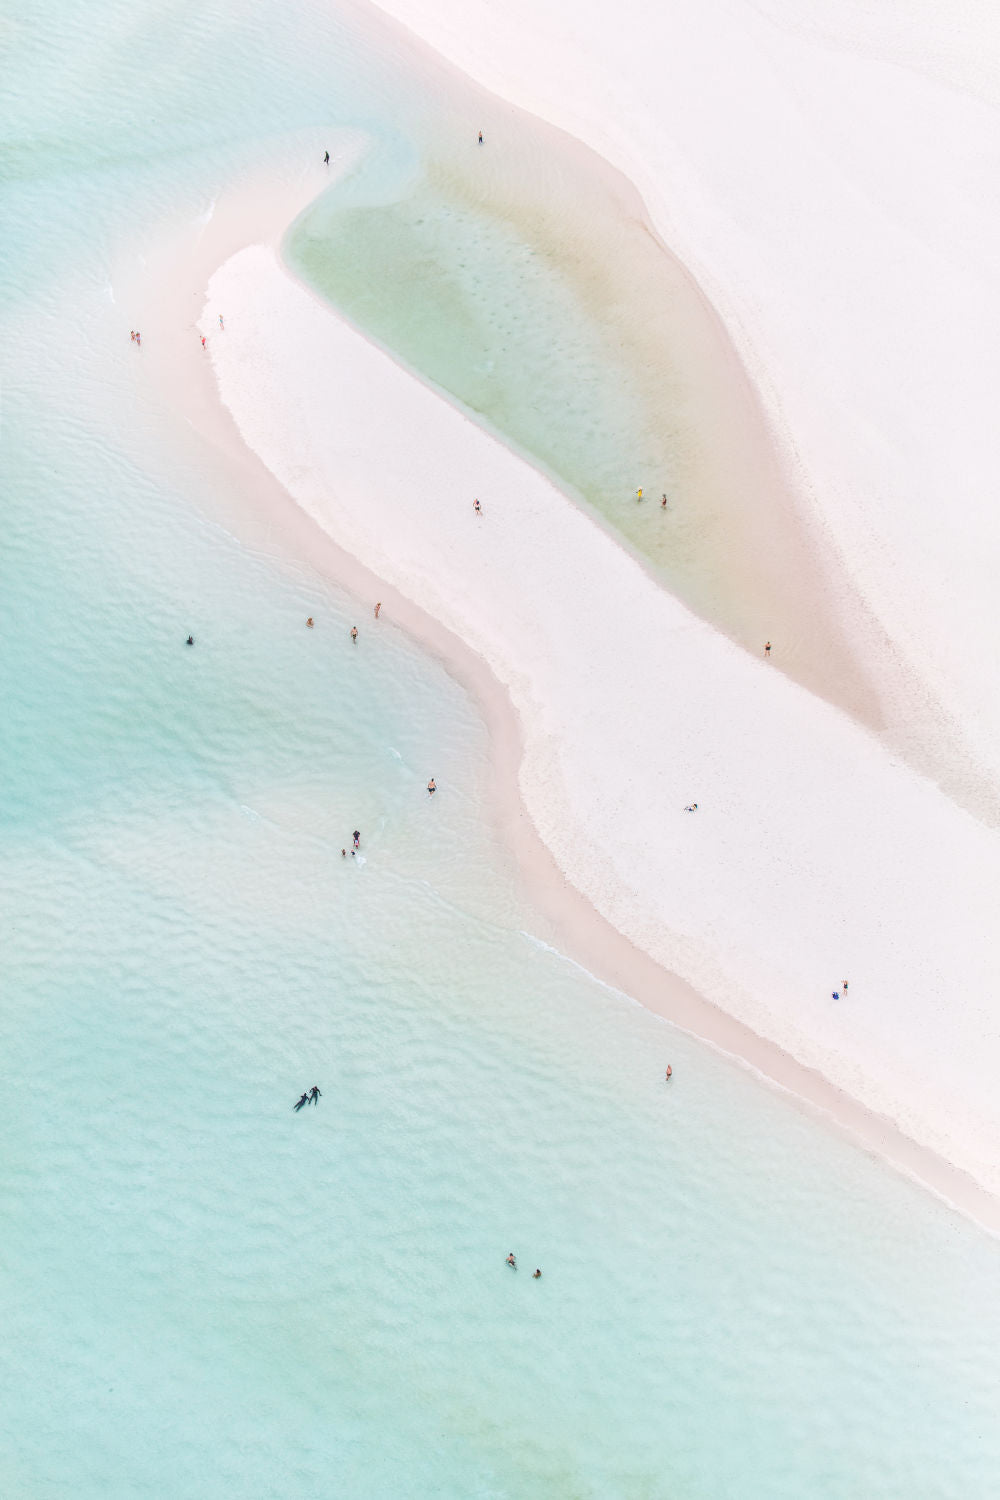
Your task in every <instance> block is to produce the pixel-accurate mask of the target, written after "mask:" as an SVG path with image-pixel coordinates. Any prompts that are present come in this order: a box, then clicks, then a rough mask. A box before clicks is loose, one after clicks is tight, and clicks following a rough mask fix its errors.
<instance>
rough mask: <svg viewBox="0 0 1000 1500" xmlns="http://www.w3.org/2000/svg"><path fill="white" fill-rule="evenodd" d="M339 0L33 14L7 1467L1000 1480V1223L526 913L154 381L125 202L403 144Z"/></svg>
mask: <svg viewBox="0 0 1000 1500" xmlns="http://www.w3.org/2000/svg"><path fill="white" fill-rule="evenodd" d="M348 22H349V18H346V19H345V18H340V19H337V18H336V17H334V18H332V19H331V18H329V17H327V18H324V17H323V16H321V15H319V14H311V13H309V12H307V11H299V10H296V9H294V8H293V9H291V10H289V9H288V8H287V7H281V8H280V10H279V9H278V8H277V7H273V8H272V7H269V6H267V5H265V6H264V7H263V8H260V7H258V8H257V9H256V10H255V12H254V15H253V17H252V18H250V17H248V16H245V15H243V14H242V13H240V12H239V11H237V10H236V9H235V8H234V7H227V6H226V5H220V4H212V5H210V6H209V8H208V9H207V10H206V9H204V8H202V9H200V10H199V11H198V12H197V13H195V12H189V13H185V14H183V15H178V14H177V13H176V12H174V11H170V10H167V9H164V8H159V7H155V6H149V7H145V8H142V7H140V8H138V9H137V8H136V7H135V6H134V5H132V6H129V7H128V8H125V7H122V6H115V5H106V6H103V7H101V8H100V9H99V10H98V11H97V12H94V11H93V9H91V8H86V9H85V8H83V7H73V6H70V7H67V6H65V5H60V7H59V8H58V10H56V9H55V8H52V9H51V10H50V9H48V8H46V7H45V6H42V7H35V8H34V9H33V10H32V11H31V12H30V14H27V13H25V14H24V15H22V16H21V17H19V18H16V20H15V21H14V22H12V23H11V24H10V25H9V26H8V45H9V47H10V50H11V64H10V68H9V76H10V78H11V79H13V80H14V81H15V86H14V87H12V88H10V89H9V91H8V103H7V109H8V119H7V122H6V135H7V138H8V140H9V142H10V144H11V150H10V153H9V156H8V158H7V160H8V164H9V165H10V166H11V168H12V170H11V173H10V176H9V179H8V181H7V183H6V186H5V204H4V207H5V219H6V223H7V224H8V225H9V226H10V227H11V230H12V233H11V234H10V235H9V236H8V239H7V242H6V245H5V251H4V257H3V277H4V282H3V290H4V293H5V297H4V312H3V335H4V336H3V341H2V346H0V347H2V358H3V362H4V374H5V398H4V413H3V421H4V426H3V447H2V487H0V492H2V495H3V523H4V524H3V587H2V592H0V629H2V639H3V643H4V649H3V651H2V652H0V702H2V703H3V706H4V722H3V733H2V736H0V834H2V838H0V914H2V922H3V942H2V944H0V1058H2V1070H3V1072H2V1083H3V1087H2V1088H0V1140H2V1146H3V1149H2V1158H0V1218H2V1223H3V1246H2V1252H0V1265H2V1276H0V1318H2V1322H3V1327H4V1338H3V1343H2V1353H0V1493H2V1494H3V1495H5V1496H6V1495H10V1496H12V1497H17V1500H22V1497H29V1500H34V1497H36V1496H49V1495H72V1496H73V1497H74V1500H108V1497H115V1500H117V1497H122V1500H126V1497H127V1500H134V1497H137V1496H146V1495H148V1496H151V1497H154V1496H155V1497H157V1500H174V1497H176V1500H199V1497H201V1496H206V1497H207V1496H209V1495H211V1496H218V1495H220V1494H227V1495H234V1496H250V1495H253V1496H256V1495H260V1496H268V1497H271V1496H280V1497H284V1496H289V1497H290V1496H292V1495H298V1494H300V1493H302V1492H303V1491H304V1490H307V1489H308V1490H311V1491H313V1492H314V1493H318V1494H323V1495H340V1494H343V1495H350V1496H357V1497H379V1500H381V1497H392V1500H396V1497H400V1496H407V1497H410V1496H412V1497H414V1500H424V1497H429V1496H432V1495H435V1496H436V1495H461V1496H487V1495H489V1496H503V1497H510V1500H515V1497H516V1500H522V1497H534V1496H538V1497H543V1496H544V1497H552V1496H574V1497H577V1496H594V1497H606V1496H619V1495H620V1496H630V1497H632V1496H635V1497H639V1496H642V1497H649V1496H655V1497H660V1496H678V1495H683V1496H685V1497H702V1496H704V1497H712V1500H715V1497H718V1496H720V1495H733V1496H740V1497H756V1496H761V1497H769V1500H770V1497H774V1496H789V1497H796V1500H798V1497H801V1496H803V1495H823V1496H844V1497H855V1496H857V1495H859V1494H863V1495H866V1496H892V1497H896V1496H899V1497H907V1500H909V1497H911V1496H913V1495H921V1496H939V1495H940V1496H955V1497H961V1500H967V1497H968V1496H970V1495H977V1496H978V1495H988V1494H990V1493H992V1491H993V1489H995V1487H996V1480H997V1474H998V1467H1000V1437H998V1430H997V1424H996V1421H995V1412H996V1400H997V1394H998V1386H1000V1359H998V1355H997V1347H998V1339H997V1333H998V1330H1000V1299H998V1293H997V1286H998V1277H997V1259H998V1257H997V1247H996V1245H995V1244H994V1243H993V1242H992V1241H990V1240H987V1239H986V1238H985V1237H983V1236H981V1235H979V1234H978V1233H977V1232H976V1231H975V1230H973V1229H972V1228H971V1227H970V1226H968V1225H966V1224H964V1223H963V1222H962V1221H960V1220H958V1219H957V1218H955V1217H954V1216H952V1215H950V1214H949V1213H948V1212H947V1211H946V1210H945V1209H944V1208H942V1207H941V1206H940V1205H938V1204H936V1203H934V1202H933V1201H932V1200H930V1199H929V1198H927V1197H926V1196H925V1195H923V1194H922V1193H919V1192H918V1191H916V1190H915V1189H912V1188H910V1187H909V1186H908V1185H906V1184H905V1183H902V1182H900V1181H899V1180H897V1179H896V1178H895V1177H894V1176H893V1175H891V1174H890V1173H888V1172H886V1171H884V1170H882V1169H881V1168H880V1167H879V1166H878V1165H877V1164H875V1163H872V1162H871V1161H869V1160H868V1158H867V1157H865V1156H864V1155H862V1154H861V1153H858V1152H856V1151H854V1150H853V1149H852V1148H850V1147H849V1146H848V1145H847V1144H845V1143H843V1142H841V1141H839V1140H838V1139H836V1138H834V1137H833V1136H831V1135H829V1134H828V1133H827V1132H826V1131H825V1130H824V1129H823V1128H822V1127H821V1126H819V1125H817V1124H815V1123H813V1122H811V1121H809V1120H808V1119H806V1118H804V1117H802V1116H801V1115H799V1114H798V1113H796V1112H795V1111H794V1110H793V1109H792V1108H790V1107H789V1106H788V1104H787V1103H786V1102H785V1101H784V1100H783V1099H781V1098H780V1097H778V1096H776V1095H774V1094H772V1093H770V1092H768V1091H766V1090H764V1089H762V1088H760V1087H759V1086H758V1085H757V1084H756V1083H755V1081H754V1080H753V1079H752V1078H751V1077H750V1076H748V1075H746V1074H744V1073H742V1072H740V1071H739V1070H738V1069H736V1068H734V1067H731V1066H729V1065H728V1064H727V1063H725V1062H724V1061H722V1060H720V1059H718V1058H716V1057H715V1056H713V1055H712V1054H710V1053H708V1052H706V1051H704V1050H703V1049H701V1048H700V1047H697V1046H695V1045H693V1044H691V1043H689V1042H687V1041H686V1040H685V1039H684V1038H683V1037H681V1036H678V1035H677V1034H675V1033H674V1032H672V1031H671V1030H670V1029H669V1028H668V1027H665V1026H664V1025H663V1024H661V1023H659V1022H657V1021H656V1020H655V1019H654V1018H652V1017H651V1016H649V1015H647V1014H646V1013H644V1012H642V1011H640V1010H638V1009H637V1008H635V1007H633V1006H632V1005H630V1004H629V1003H628V1002H627V1001H626V1000H624V999H622V998H621V997H618V996H615V995H612V994H609V993H608V992H607V991H606V990H604V989H603V988H602V987H600V986H599V985H597V984H596V983H594V982H593V981H591V980H589V979H588V978H587V976H586V975H584V974H582V973H581V972H580V971H579V970H578V969H576V968H575V967H573V966H572V965H571V964H569V963H568V962H566V961H565V960H564V959H562V958H560V957H559V955H558V954H556V953H554V952H552V951H551V950H550V949H549V948H548V947H546V946H545V940H546V939H547V938H548V937H549V934H548V933H547V932H546V931H545V928H544V926H543V925H542V924H541V922H540V920H539V919H538V918H537V917H536V916H535V914H534V913H533V912H532V911H531V910H530V909H529V908H528V907H527V905H526V902H525V899H524V897H523V895H522V893H521V892H520V889H519V887H518V885H517V883H516V880H515V878H514V873H513V870H512V868H511V863H510V860H509V857H508V856H507V855H506V854H505V853H504V851H503V850H502V849H501V848H500V847H499V845H498V844H497V841H496V839H495V837H494V835H493V833H492V832H491V829H490V826H489V823H488V820H487V819H486V818H485V816H484V806H485V797H486V787H487V780H488V759H487V757H488V744H487V739H486V734H485V730H484V727H483V724H482V722H481V720H480V718H479V716H478V714H477V712H476V711H475V708H474V706H473V705H471V704H470V703H469V701H468V699H467V698H466V697H465V695H464V694H463V693H462V692H461V691H460V690H459V689H458V688H457V686H456V685H455V683H454V682H453V681H452V680H451V679H450V678H449V677H448V676H447V675H446V674H445V673H444V672H443V671H442V670H441V669H440V668H439V667H438V666H436V665H435V664H434V663H433V662H432V661H430V660H428V659H427V658H425V657H424V656H422V655H421V654H420V653H419V652H418V651H417V650H416V649H415V648H414V647H412V646H411V645H410V644H409V643H408V642H407V641H406V640H405V639H404V638H402V637H401V636H400V635H399V634H398V633H397V632H395V631H394V630H393V629H392V628H391V626H389V625H388V624H387V622H383V623H384V624H386V626H387V628H385V629H381V628H380V629H379V630H378V631H376V630H374V629H373V628H371V627H365V628H363V630H362V639H361V642H360V643H359V646H358V647H357V648H354V647H352V646H351V644H350V641H349V638H348V635H347V631H348V627H349V625H350V623H351V622H352V621H353V620H354V619H356V618H358V614H359V606H358V604H357V602H356V601H352V600H349V599H347V598H345V597H344V596H343V595H342V594H340V593H339V592H338V591H336V590H334V589H332V588H330V587H329V586H328V585H326V584H325V583H324V582H323V581H322V580H321V579H320V578H319V577H318V576H317V575H316V574H315V573H314V572H313V571H312V570H311V569H310V568H309V566H308V565H307V563H305V562H303V563H302V564H301V565H300V566H296V565H291V564H289V563H288V561H287V560H286V559H285V558H283V557H282V556H279V555H273V556H272V555H270V554H269V552H268V551H267V549H261V550H258V551H252V550H251V549H250V548H248V547H247V546H246V545H243V544H241V543H240V542H238V541H237V540H236V539H235V538H234V537H232V536H230V535H229V534H228V533H227V532H226V531H225V530H224V529H223V528H222V527H221V526H220V525H219V524H218V520H217V517H218V516H219V515H222V514H226V513H232V510H233V508H234V507H235V506H236V505H238V503H239V499H240V493H239V483H240V482H239V479H238V477H236V476H233V475H231V474H229V473H228V472H227V471H226V469H225V468H224V467H223V466H222V464H221V463H220V462H219V461H218V460H215V459H213V458H212V457H211V456H210V455H209V454H207V453H205V452H203V451H202V450H201V448H200V447H199V445H198V444H197V442H196V441H194V440H192V439H191V437H190V434H189V433H188V432H187V431H186V430H184V431H182V430H181V429H180V426H179V425H178V419H177V418H176V417H175V415H174V414H172V413H171V412H169V411H163V410H161V409H159V407H158V406H157V405H156V403H155V401H154V399H153V398H152V397H151V395H150V391H151V390H152V389H154V388H155V389H158V387H153V386H147V384H146V383H145V379H144V375H143V370H144V368H145V366H143V365H141V364H140V363H139V362H138V361H137V360H136V358H135V357H134V351H133V350H132V348H131V347H130V344H129V340H128V337H127V331H128V328H129V326H130V325H131V324H132V323H134V322H136V321H139V319H140V317H141V311H142V310H141V309H139V310H138V312H136V310H135V309H132V308H128V307H125V306H119V304H118V303H117V302H116V301H115V300H114V299H115V296H116V292H115V288H114V285H113V284H112V283H111V276H112V267H113V266H114V265H115V264H116V263H117V260H118V258H119V256H120V255H121V253H122V252H123V250H124V251H131V253H133V254H135V255H139V254H141V253H143V247H144V246H146V245H147V244H148V243H149V242H150V240H151V239H153V238H155V235H156V233H157V232H158V227H159V225H160V224H161V223H163V222H166V221H169V222H171V223H174V222H176V221H177V220H178V219H181V220H183V219H184V218H185V217H187V218H189V219H191V220H194V219H195V218H197V217H198V216H199V215H203V214H204V213H205V212H206V209H207V206H208V204H209V203H210V202H211V200H212V198H213V197H214V196H215V195H216V193H217V192H218V191H219V190H220V188H221V187H222V186H224V185H225V183H226V182H227V181H228V180H229V179H230V178H231V177H232V176H234V175H235V174H237V173H238V172H239V171H240V169H241V167H242V165H243V163H244V162H245V161H246V160H247V159H248V158H252V159H254V160H256V161H259V160H260V159H261V157H262V156H266V154H267V152H268V151H272V150H273V151H274V152H275V153H278V152H279V151H280V149H282V147H281V142H283V141H284V140H285V139H286V137H287V133H288V132H290V131H294V130H297V129H301V128H304V127H305V126H307V125H310V124H314V123H315V122H316V121H323V122H327V121H328V122H329V123H330V128H331V130H333V128H334V126H335V125H337V124H342V125H351V124H360V125H362V126H363V127H365V128H367V129H369V130H371V128H372V125H373V120H374V118H375V117H376V116H381V117H383V118H384V120H385V121H386V122H387V123H386V124H385V125H384V126H382V125H379V127H378V128H379V135H378V138H379V140H381V141H383V142H385V143H387V144H386V147H385V149H386V150H387V151H388V152H389V162H390V167H391V173H390V175H391V174H392V173H395V172H397V171H402V170H403V169H404V168H405V169H406V170H409V166H408V165H407V164H408V163H411V162H412V151H411V149H410V147H409V144H408V142H407V141H406V134H407V132H406V131H403V130H401V128H400V120H401V119H403V118H404V117H405V116H406V113H407V112H409V114H410V117H412V118H417V117H419V103H420V99H421V98H422V97H424V96H425V95H426V93H427V88H428V80H427V76H426V75H425V74H423V73H421V72H420V71H419V70H416V71H413V72H408V71H407V67H408V66H409V65H408V64H406V58H405V55H404V54H403V53H402V52H401V51H394V50H393V48H392V47H390V46H389V45H388V43H387V42H386V43H385V44H383V42H382V41H378V42H377V44H376V42H375V41H367V40H366V39H365V38H364V36H362V35H361V34H358V33H356V32H353V31H352V29H351V25H350V24H348ZM404 64H406V65H404ZM407 90H409V92H407ZM397 163H398V165H397ZM142 359H143V360H146V359H148V360H150V361H155V359H156V349H155V345H151V346H150V347H148V348H146V349H144V350H143V354H142ZM365 608H366V615H365V618H366V619H367V618H370V617H369V616H368V615H367V605H366V606H365ZM307 615H312V616H314V618H315V620H316V628H315V630H313V631H306V630H305V629H304V625H303V622H304V619H305V617H306V616H307ZM189 630H190V631H192V632H193V633H194V635H195V637H196V645H195V647H194V648H193V649H191V650H189V649H188V648H186V647H185V646H184V644H183V642H184V638H185V636H186V635H187V633H188V631H189ZM432 772H433V774H434V775H435V776H436V778H437V781H438V785H439V786H440V788H441V791H440V792H439V794H438V796H437V797H436V798H435V799H434V800H433V802H432V801H430V800H429V799H428V798H427V796H426V793H425V791H424V784H425V782H426V778H427V775H428V774H430V773H432ZM354 827H359V828H360V829H361V830H362V834H363V838H362V850H361V858H360V859H352V858H350V856H348V857H347V858H342V856H341V854H340V849H341V847H342V846H343V845H344V844H345V842H346V841H347V835H348V834H349V832H350V830H351V829H352V828H354ZM668 1057H669V1059H670V1060H671V1061H672V1062H673V1065H674V1082H673V1085H672V1087H671V1090H670V1091H669V1092H668V1091H667V1090H666V1089H665V1087H664V1085H663V1083H662V1073H663V1065H664V1061H665V1059H666V1058H668ZM314 1082H316V1083H318V1084H319V1086H320V1088H321V1089H322V1091H323V1097H322V1100H321V1102H320V1105H319V1106H318V1107H317V1108H315V1109H309V1110H308V1111H303V1112H302V1113H301V1114H298V1115H296V1114H295V1113H293V1111H292V1109H291V1105H292V1103H293V1101H294V1099H295V1098H296V1097H297V1096H298V1094H299V1093H300V1092H301V1090H302V1089H303V1088H307V1087H309V1086H310V1085H311V1084H312V1083H314ZM511 1248H514V1249H515V1250H516V1251H517V1252H518V1254H519V1257H520V1261H521V1269H520V1270H518V1271H517V1272H511V1271H509V1270H508V1269H507V1267H506V1266H505V1265H504V1256H505V1255H506V1253H507V1251H508V1250H509V1249H511ZM536 1264H537V1265H540V1266H541V1267H542V1269H543V1273H544V1274H543V1277H542V1278H541V1280H540V1281H538V1282H535V1281H533V1280H532V1278H531V1277H530V1275H529V1274H528V1272H529V1271H530V1269H531V1268H533V1267H534V1266H535V1265H536Z"/></svg>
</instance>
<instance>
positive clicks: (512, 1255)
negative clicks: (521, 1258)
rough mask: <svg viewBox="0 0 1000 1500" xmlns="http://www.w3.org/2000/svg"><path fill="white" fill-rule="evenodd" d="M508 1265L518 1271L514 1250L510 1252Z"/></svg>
mask: <svg viewBox="0 0 1000 1500" xmlns="http://www.w3.org/2000/svg"><path fill="white" fill-rule="evenodd" d="M507 1264H508V1265H509V1266H513V1268H514V1270H515V1271H516V1270H517V1261H516V1260H515V1259H514V1252H513V1250H512V1251H511V1252H510V1254H509V1255H508V1257H507Z"/></svg>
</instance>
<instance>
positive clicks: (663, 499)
mask: <svg viewBox="0 0 1000 1500" xmlns="http://www.w3.org/2000/svg"><path fill="white" fill-rule="evenodd" d="M666 508H667V497H666V495H661V496H660V509H661V510H666Z"/></svg>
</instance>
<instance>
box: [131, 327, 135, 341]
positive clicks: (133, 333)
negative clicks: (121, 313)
mask: <svg viewBox="0 0 1000 1500" xmlns="http://www.w3.org/2000/svg"><path fill="white" fill-rule="evenodd" d="M132 342H133V344H134V343H135V329H134V328H133V329H132Z"/></svg>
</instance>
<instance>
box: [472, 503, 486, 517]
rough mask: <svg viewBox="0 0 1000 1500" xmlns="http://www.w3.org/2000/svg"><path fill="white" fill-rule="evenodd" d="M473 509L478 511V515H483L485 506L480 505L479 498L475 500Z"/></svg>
mask: <svg viewBox="0 0 1000 1500" xmlns="http://www.w3.org/2000/svg"><path fill="white" fill-rule="evenodd" d="M472 509H473V510H474V511H475V512H476V515H477V516H481V515H482V513H483V507H482V506H481V505H480V503H479V501H478V500H473V502H472Z"/></svg>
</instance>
